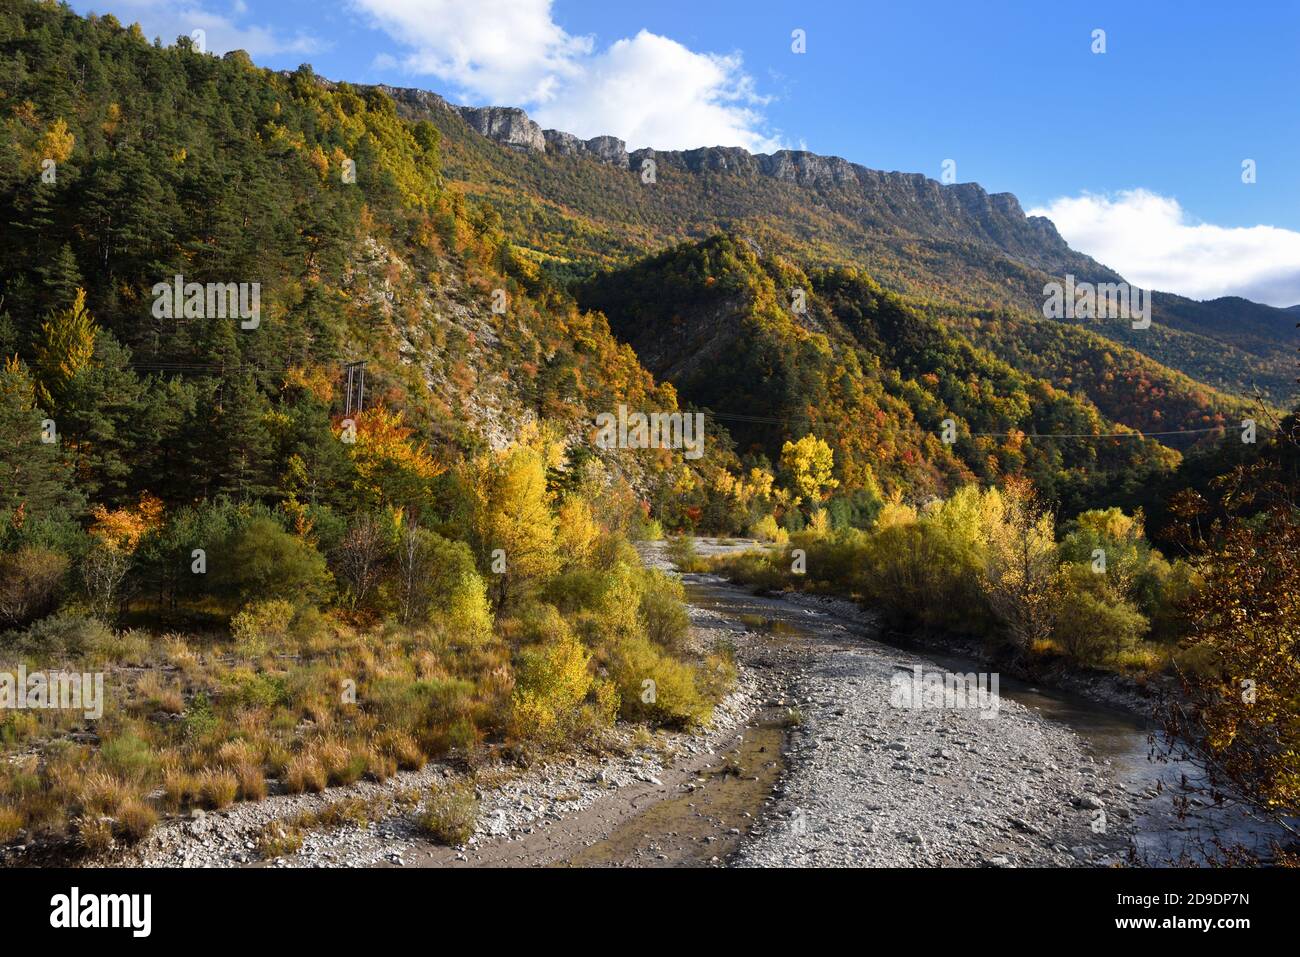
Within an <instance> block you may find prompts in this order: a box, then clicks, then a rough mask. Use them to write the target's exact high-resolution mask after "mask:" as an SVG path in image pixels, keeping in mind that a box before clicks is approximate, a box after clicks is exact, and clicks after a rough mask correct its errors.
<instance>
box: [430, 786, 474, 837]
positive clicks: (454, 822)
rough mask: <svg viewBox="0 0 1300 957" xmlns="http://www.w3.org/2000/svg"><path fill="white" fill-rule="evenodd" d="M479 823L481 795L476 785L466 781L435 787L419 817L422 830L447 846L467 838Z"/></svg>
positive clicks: (472, 833) (472, 834)
mask: <svg viewBox="0 0 1300 957" xmlns="http://www.w3.org/2000/svg"><path fill="white" fill-rule="evenodd" d="M477 822H478V798H476V797H475V796H474V788H473V787H472V786H470V785H469V784H466V783H464V782H460V783H457V784H452V785H448V786H446V787H440V788H435V789H434V790H433V792H432V793H431V794H430V795H429V799H428V801H427V802H425V806H424V810H423V812H421V814H420V816H419V818H418V820H417V823H418V824H419V827H420V830H421V831H423V832H424V833H425V834H426V835H428V836H429V837H431V838H432V839H433V840H435V841H437V842H438V843H440V844H447V845H457V844H464V843H465V842H466V841H468V840H469V839H470V838H471V837H473V836H474V826H475V824H476V823H477Z"/></svg>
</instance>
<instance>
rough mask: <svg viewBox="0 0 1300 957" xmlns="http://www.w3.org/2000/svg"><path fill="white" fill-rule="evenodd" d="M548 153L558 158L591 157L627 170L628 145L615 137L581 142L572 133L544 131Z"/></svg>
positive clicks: (596, 138)
mask: <svg viewBox="0 0 1300 957" xmlns="http://www.w3.org/2000/svg"><path fill="white" fill-rule="evenodd" d="M542 135H543V136H544V137H545V138H546V152H548V153H551V154H553V155H556V156H590V157H593V158H594V159H597V160H599V161H600V162H602V163H608V164H610V165H611V166H621V167H622V168H623V169H627V165H628V159H627V144H626V143H624V142H623V141H622V140H620V139H619V138H618V137H615V136H597V137H594V138H592V139H589V140H580V139H578V138H577V137H576V136H574V135H573V134H572V133H563V132H561V131H560V130H543V131H542Z"/></svg>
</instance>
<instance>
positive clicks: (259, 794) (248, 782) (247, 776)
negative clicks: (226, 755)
mask: <svg viewBox="0 0 1300 957" xmlns="http://www.w3.org/2000/svg"><path fill="white" fill-rule="evenodd" d="M234 773H235V780H237V781H238V782H239V799H240V800H241V801H260V800H262V798H264V797H266V775H264V774H263V773H262V769H261V767H259V766H258V765H257V764H254V763H253V762H251V761H245V762H242V763H240V764H237V765H236V766H235V771H234Z"/></svg>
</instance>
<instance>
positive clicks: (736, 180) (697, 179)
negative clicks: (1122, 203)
mask: <svg viewBox="0 0 1300 957" xmlns="http://www.w3.org/2000/svg"><path fill="white" fill-rule="evenodd" d="M383 89H384V90H385V91H386V92H387V93H389V94H390V95H392V96H393V97H394V100H395V102H396V103H397V107H398V110H399V112H400V113H402V115H405V116H408V117H410V118H422V119H428V120H429V121H430V122H432V123H433V124H434V125H435V126H437V127H438V129H439V130H440V131H441V133H442V134H443V143H444V157H445V169H446V174H447V176H448V178H449V179H450V180H451V181H453V182H454V183H455V184H456V187H457V188H460V189H463V190H465V191H466V192H467V193H469V194H471V195H474V196H478V197H482V198H484V199H486V200H488V201H489V202H490V203H491V204H492V205H493V206H494V208H496V209H497V210H498V211H499V212H500V213H501V215H502V217H503V221H504V223H505V225H506V227H507V228H508V229H509V230H510V231H511V233H512V235H514V236H516V237H517V241H519V242H521V243H523V244H525V245H527V246H529V247H530V248H531V249H532V250H534V251H535V252H536V253H537V254H538V255H539V256H540V257H541V258H542V259H543V260H544V261H546V263H547V266H548V268H550V269H552V270H553V271H555V272H557V273H558V274H560V275H567V274H571V273H572V274H578V275H583V274H586V273H588V272H590V270H591V269H593V268H596V267H599V266H608V265H614V264H619V263H624V262H627V261H630V260H631V259H633V258H636V257H637V256H639V255H643V254H645V253H647V252H653V251H656V250H658V249H661V248H663V247H664V246H665V245H668V244H670V243H673V242H679V241H682V240H686V239H701V238H704V237H706V236H708V235H709V234H711V233H712V232H713V231H714V230H715V229H717V228H719V227H721V228H726V229H731V230H733V231H735V232H738V233H741V234H744V235H746V236H750V237H752V238H753V239H754V240H755V241H757V242H758V243H759V244H760V245H761V246H762V247H763V248H764V249H769V250H771V251H773V252H780V253H782V254H783V255H787V256H789V257H790V258H792V259H795V260H797V261H800V262H805V263H809V264H821V265H851V266H855V267H859V268H864V269H866V270H867V271H868V272H869V273H870V274H871V275H872V276H874V277H875V278H876V279H877V280H878V281H880V282H881V283H882V285H884V286H885V288H887V289H891V290H893V291H896V292H901V293H905V294H908V295H911V296H915V297H918V298H923V299H937V300H941V301H944V302H949V303H954V304H957V305H961V306H963V307H968V308H996V307H1003V308H1007V309H1011V310H1014V311H1016V312H1018V313H1021V314H1023V315H1026V316H1030V315H1033V316H1040V315H1041V308H1042V303H1043V299H1044V295H1043V287H1044V285H1045V284H1046V283H1048V282H1062V281H1063V279H1064V277H1065V275H1066V274H1070V275H1073V276H1075V277H1076V278H1077V279H1079V280H1080V281H1090V282H1120V281H1122V277H1120V276H1119V275H1118V274H1117V273H1115V272H1114V271H1113V270H1110V269H1108V268H1106V267H1105V266H1103V265H1101V264H1099V263H1097V262H1096V261H1094V260H1093V259H1091V258H1090V257H1088V256H1085V255H1082V254H1080V253H1078V252H1076V251H1074V250H1071V249H1070V248H1069V246H1068V245H1067V244H1066V243H1065V241H1064V240H1063V239H1062V238H1061V237H1060V235H1059V234H1058V233H1057V231H1056V229H1055V227H1054V226H1053V225H1052V224H1051V222H1050V221H1048V220H1046V219H1044V218H1042V217H1027V216H1025V215H1024V213H1023V211H1022V210H1021V208H1020V205H1019V203H1018V202H1017V200H1016V198H1015V197H1014V196H1011V195H1010V194H1006V193H1001V194H988V193H986V192H985V191H984V190H983V189H981V188H980V187H979V186H978V185H976V184H973V183H961V184H953V185H947V186H945V185H941V184H940V183H938V182H936V181H934V180H931V179H928V178H926V177H924V176H921V175H918V174H904V173H885V172H880V171H876V170H870V169H867V168H865V167H862V166H859V165H857V164H854V163H850V162H848V161H846V160H843V159H840V158H838V157H822V156H817V155H815V154H812V153H806V152H797V151H782V152H778V153H776V154H773V155H771V156H767V155H751V154H749V153H748V152H746V151H745V150H741V149H735V148H705V149H696V150H689V151H671V152H665V151H653V150H638V151H635V152H633V153H631V154H628V153H626V152H625V151H624V150H623V148H622V144H621V143H620V142H619V141H617V140H614V139H613V138H611V137H603V138H600V139H599V141H598V142H597V141H591V143H592V144H594V145H589V144H586V143H581V142H579V141H576V140H575V139H574V138H573V137H568V136H567V134H561V133H557V132H556V131H543V130H541V129H540V128H538V127H537V125H536V124H535V123H533V122H532V121H531V120H529V119H528V117H527V116H526V115H525V114H524V113H523V112H522V111H520V110H515V109H505V108H487V109H485V108H480V109H473V110H470V109H466V108H458V107H454V106H452V105H450V104H448V103H447V102H446V101H445V100H443V99H442V98H441V97H438V96H437V95H436V94H431V93H427V92H425V91H419V90H408V89H395V88H388V87H385V88H383ZM648 160H653V161H654V163H655V182H654V183H653V184H648V183H644V182H643V181H642V177H641V175H640V170H641V168H642V165H643V164H644V163H646V161H648ZM1287 318H1288V316H1287V314H1286V312H1285V311H1284V310H1278V309H1274V308H1272V307H1269V306H1262V305H1259V304H1255V303H1246V302H1245V301H1244V300H1236V301H1232V300H1215V301H1212V302H1209V303H1194V302H1192V301H1190V300H1186V299H1183V298H1181V297H1177V296H1170V295H1167V294H1157V295H1156V296H1155V297H1154V305H1153V326H1152V328H1151V329H1147V330H1140V331H1135V330H1132V329H1131V328H1129V326H1128V324H1127V323H1125V322H1120V321H1095V322H1091V323H1089V326H1090V328H1091V329H1093V331H1095V332H1097V333H1098V334H1100V335H1102V336H1105V337H1106V338H1109V339H1113V340H1114V341H1116V342H1119V343H1122V344H1124V345H1127V346H1129V347H1130V348H1133V349H1136V350H1138V351H1139V352H1142V353H1144V354H1146V355H1148V356H1150V357H1151V358H1153V359H1155V360H1156V361H1157V362H1160V363H1161V364H1164V365H1167V366H1169V367H1170V368H1172V369H1176V370H1179V371H1181V372H1183V373H1185V374H1187V375H1188V376H1190V377H1191V378H1193V379H1196V380H1199V381H1201V382H1204V383H1206V384H1207V385H1210V386H1213V387H1214V388H1217V389H1222V390H1226V391H1230V392H1236V393H1239V394H1243V395H1250V394H1253V393H1254V392H1255V390H1256V388H1259V389H1262V390H1263V391H1264V392H1265V394H1266V395H1267V396H1268V397H1269V398H1270V399H1271V400H1272V401H1273V402H1274V403H1278V404H1285V402H1286V401H1287V400H1288V398H1289V397H1290V396H1292V395H1294V394H1295V392H1294V385H1295V383H1294V381H1293V380H1294V375H1293V373H1292V369H1293V368H1294V366H1293V364H1292V358H1293V355H1292V352H1291V350H1292V348H1293V338H1278V337H1275V336H1273V335H1272V334H1271V333H1270V332H1269V330H1273V329H1276V328H1277V327H1279V326H1283V325H1285V324H1286V320H1287Z"/></svg>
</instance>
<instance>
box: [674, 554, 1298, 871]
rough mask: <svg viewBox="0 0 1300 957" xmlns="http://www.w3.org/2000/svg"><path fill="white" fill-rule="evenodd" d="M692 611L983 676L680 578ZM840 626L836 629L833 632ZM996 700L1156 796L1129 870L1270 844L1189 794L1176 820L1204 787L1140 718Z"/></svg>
mask: <svg viewBox="0 0 1300 957" xmlns="http://www.w3.org/2000/svg"><path fill="white" fill-rule="evenodd" d="M683 582H684V583H685V585H686V591H687V599H688V600H689V601H690V603H691V604H693V605H695V606H697V607H701V608H708V609H710V610H713V611H716V612H718V613H720V614H722V615H724V616H726V617H727V618H729V619H734V620H736V621H737V627H742V626H743V627H748V628H751V629H754V630H757V631H763V632H766V633H768V634H771V635H772V636H773V638H774V640H809V639H812V640H832V641H838V642H855V641H874V642H876V643H878V644H885V645H888V646H890V647H896V648H901V649H904V650H907V651H909V652H912V653H913V654H916V655H918V656H921V657H925V658H927V659H929V660H930V661H933V662H934V663H935V664H937V665H939V666H940V667H942V668H944V669H945V670H947V671H950V672H954V673H961V674H966V673H970V672H980V671H983V670H984V668H985V666H984V665H983V664H981V663H979V662H977V661H975V660H973V659H969V658H964V657H961V656H958V655H952V654H948V653H944V652H941V651H932V650H930V649H927V648H926V647H924V646H923V645H920V644H918V643H915V642H906V641H899V640H894V639H892V638H891V639H890V640H884V639H883V638H882V637H875V636H873V637H870V638H868V637H867V634H866V631H865V630H864V629H863V627H862V626H861V625H860V624H859V623H857V622H854V621H853V620H852V619H848V618H839V617H838V616H835V615H833V614H830V613H823V612H822V611H820V610H817V611H815V612H814V613H810V611H809V609H807V608H806V607H804V606H801V605H796V604H793V603H791V602H788V601H785V600H783V599H782V598H780V597H774V596H765V595H751V594H749V593H748V592H747V591H746V590H744V589H742V588H739V587H737V586H735V585H731V584H729V583H727V582H724V581H722V580H721V579H719V578H717V577H716V576H712V575H686V576H683ZM837 626H839V627H837ZM999 692H1000V694H1001V695H1002V696H1004V697H1007V698H1010V699H1011V700H1013V701H1016V702H1018V703H1019V704H1022V705H1025V706H1026V707H1029V708H1032V709H1033V710H1035V711H1037V712H1039V713H1040V714H1041V715H1043V716H1044V717H1046V718H1048V719H1050V720H1052V721H1055V722H1058V723H1060V724H1063V725H1065V726H1066V727H1068V728H1070V729H1071V730H1073V731H1074V732H1075V733H1076V734H1077V735H1078V736H1079V737H1080V738H1081V739H1082V740H1083V741H1084V743H1085V744H1086V745H1087V747H1088V749H1089V751H1090V752H1091V754H1092V755H1093V757H1095V758H1096V760H1097V761H1098V762H1099V763H1102V764H1105V765H1109V766H1110V768H1111V769H1112V776H1113V779H1114V780H1115V781H1116V782H1118V783H1120V784H1123V785H1124V787H1125V788H1126V789H1127V790H1128V791H1129V792H1130V793H1136V794H1144V793H1155V792H1156V791H1157V790H1158V791H1159V792H1160V793H1158V794H1157V795H1156V796H1155V797H1153V798H1152V799H1151V800H1149V801H1146V802H1145V810H1144V811H1143V812H1142V813H1141V814H1140V815H1139V816H1138V818H1137V819H1136V821H1135V836H1134V839H1133V852H1134V858H1135V860H1134V862H1135V863H1138V864H1145V865H1147V866H1157V867H1158V866H1169V865H1176V864H1180V863H1181V864H1204V863H1205V862H1206V858H1207V854H1212V853H1214V843H1213V842H1214V840H1215V839H1216V838H1217V839H1218V840H1220V841H1222V842H1225V843H1227V844H1229V845H1237V844H1242V845H1246V846H1248V847H1252V848H1256V849H1260V850H1263V849H1266V848H1267V847H1268V846H1269V844H1270V837H1271V836H1277V835H1278V834H1279V833H1280V829H1278V828H1276V827H1266V826H1261V825H1259V824H1257V823H1256V822H1254V821H1253V820H1251V819H1250V817H1249V816H1247V815H1246V814H1245V813H1243V812H1241V811H1240V810H1239V809H1236V808H1233V807H1229V806H1218V807H1215V806H1205V805H1203V804H1201V803H1200V799H1199V798H1198V797H1197V796H1196V795H1193V794H1190V793H1188V797H1190V798H1191V800H1192V802H1193V804H1192V806H1191V807H1190V808H1189V809H1188V813H1187V814H1186V815H1185V816H1184V817H1182V818H1181V819H1180V817H1179V815H1178V814H1177V813H1176V812H1175V803H1174V796H1175V795H1177V794H1180V793H1184V791H1183V787H1182V782H1183V778H1184V775H1185V776H1186V777H1187V779H1188V780H1190V781H1193V782H1195V781H1199V780H1202V779H1203V775H1202V774H1201V772H1200V770H1199V769H1198V768H1197V767H1196V766H1195V765H1194V764H1192V763H1191V762H1190V761H1186V760H1179V759H1177V758H1176V757H1175V759H1172V760H1167V761H1160V760H1156V759H1154V758H1153V757H1152V738H1151V734H1152V728H1153V726H1152V723H1151V722H1150V721H1148V720H1144V719H1143V718H1142V717H1140V716H1138V715H1134V714H1132V713H1130V712H1128V711H1124V710H1121V709H1118V708H1113V707H1109V706H1106V705H1103V704H1098V703H1097V702H1094V701H1092V700H1091V699H1089V698H1086V697H1083V696H1082V695H1079V694H1074V693H1071V692H1068V691H1059V690H1055V689H1050V688H1041V687H1037V686H1035V685H1031V684H1027V683H1025V682H1022V681H1018V680H1016V679H1014V678H1009V677H1007V676H1005V675H1002V676H999Z"/></svg>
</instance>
